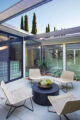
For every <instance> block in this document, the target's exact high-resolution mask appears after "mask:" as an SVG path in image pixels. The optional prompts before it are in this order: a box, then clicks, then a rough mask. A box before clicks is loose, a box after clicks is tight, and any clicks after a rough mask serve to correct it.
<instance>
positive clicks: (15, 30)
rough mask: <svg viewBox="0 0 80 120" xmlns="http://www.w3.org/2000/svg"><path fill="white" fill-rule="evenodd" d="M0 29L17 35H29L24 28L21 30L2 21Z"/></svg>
mask: <svg viewBox="0 0 80 120" xmlns="http://www.w3.org/2000/svg"><path fill="white" fill-rule="evenodd" d="M0 31H4V32H6V33H11V34H13V35H17V36H20V37H25V36H28V35H31V34H30V33H28V32H25V31H24V30H21V29H19V28H17V27H14V26H12V25H9V24H6V23H3V24H1V25H0Z"/></svg>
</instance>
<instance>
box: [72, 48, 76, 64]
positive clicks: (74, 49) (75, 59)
mask: <svg viewBox="0 0 80 120" xmlns="http://www.w3.org/2000/svg"><path fill="white" fill-rule="evenodd" d="M73 51H74V64H76V50H75V49H74V50H73Z"/></svg>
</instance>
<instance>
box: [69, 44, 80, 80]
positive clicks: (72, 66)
mask: <svg viewBox="0 0 80 120" xmlns="http://www.w3.org/2000/svg"><path fill="white" fill-rule="evenodd" d="M67 70H70V71H73V72H74V73H75V77H76V78H77V79H80V43H78V44H68V45H67Z"/></svg>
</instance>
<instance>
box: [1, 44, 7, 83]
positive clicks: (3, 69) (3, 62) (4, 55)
mask: <svg viewBox="0 0 80 120" xmlns="http://www.w3.org/2000/svg"><path fill="white" fill-rule="evenodd" d="M8 71H9V47H8V45H3V46H0V81H2V80H3V81H5V82H7V81H8Z"/></svg>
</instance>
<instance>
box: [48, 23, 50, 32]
mask: <svg viewBox="0 0 80 120" xmlns="http://www.w3.org/2000/svg"><path fill="white" fill-rule="evenodd" d="M48 32H50V25H49V24H48Z"/></svg>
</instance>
